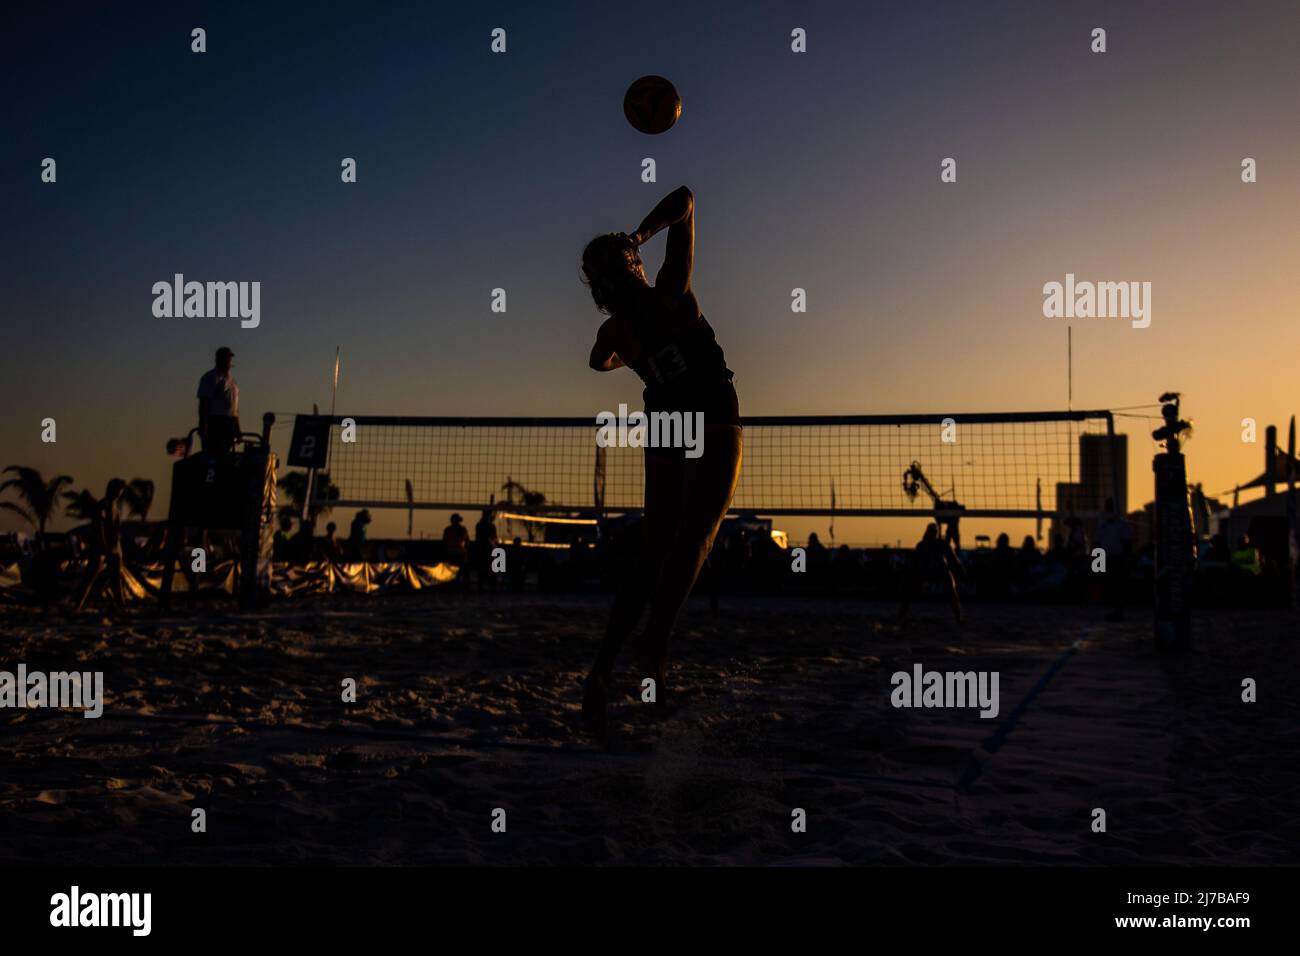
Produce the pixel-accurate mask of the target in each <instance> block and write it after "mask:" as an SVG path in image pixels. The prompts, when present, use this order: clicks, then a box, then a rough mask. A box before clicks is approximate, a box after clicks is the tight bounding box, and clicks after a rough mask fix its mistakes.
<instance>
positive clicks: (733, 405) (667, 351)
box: [631, 316, 740, 425]
mask: <svg viewBox="0 0 1300 956" xmlns="http://www.w3.org/2000/svg"><path fill="white" fill-rule="evenodd" d="M632 324H633V328H634V329H635V330H636V333H637V337H638V338H639V339H640V341H641V343H642V348H641V357H640V359H639V360H637V361H636V362H635V363H632V366H631V367H632V371H634V372H636V374H637V375H638V376H639V377H640V378H641V381H643V382H644V383H645V391H644V393H643V395H642V398H643V400H644V402H645V410H646V411H647V412H703V413H704V421H705V423H706V424H709V425H739V424H740V406H739V401H738V399H737V397H736V389H735V386H734V385H733V384H732V379H733V378H734V377H735V373H734V372H732V371H731V369H729V368H727V360H726V358H725V357H724V355H723V353H722V346H720V345H719V344H718V340H717V337H716V336H715V335H714V333H713V327H712V326H710V325H709V320H708V319H706V318H705V317H704V316H700V318H699V320H698V321H696V322H691V323H689V324H687V325H685V326H684V327H682V328H680V329H678V330H676V331H675V332H664V331H663V326H662V325H652V324H651V323H649V322H646V321H645V320H640V321H638V320H637V319H636V318H634V319H633V320H632Z"/></svg>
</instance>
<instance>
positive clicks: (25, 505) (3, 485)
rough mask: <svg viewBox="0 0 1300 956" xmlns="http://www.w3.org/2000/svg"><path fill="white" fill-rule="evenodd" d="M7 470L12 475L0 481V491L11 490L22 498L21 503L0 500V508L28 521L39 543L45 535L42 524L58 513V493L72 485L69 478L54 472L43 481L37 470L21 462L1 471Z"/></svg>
mask: <svg viewBox="0 0 1300 956" xmlns="http://www.w3.org/2000/svg"><path fill="white" fill-rule="evenodd" d="M9 472H13V473H14V474H15V475H16V477H14V478H6V479H5V480H4V481H2V482H0V492H5V491H8V490H9V489H10V488H12V489H14V491H15V492H17V494H18V497H19V498H20V499H22V504H21V505H19V504H15V503H14V502H12V501H0V509H4V510H5V511H12V512H14V513H15V514H17V515H20V516H21V517H22V518H23V520H24V521H27V522H28V523H30V524H31V526H32V527H33V528H35V529H36V540H37V543H39V542H40V541H41V540H42V539H43V538H44V537H45V526H46V525H47V524H49V521H50V519H51V518H53V517H54V516H55V514H57V512H58V508H59V494H60V492H62V490H63V489H64V487H66V486H67V485H70V484H72V477H71V476H70V475H56V476H55V477H53V478H51V479H50V480H49V481H46V480H45V477H44V476H43V475H42V474H41V473H40V472H39V471H38V470H37V469H35V468H25V467H23V466H22V465H10V466H9V467H8V468H6V469H5V470H4V472H3V473H4V474H6V475H7V474H9Z"/></svg>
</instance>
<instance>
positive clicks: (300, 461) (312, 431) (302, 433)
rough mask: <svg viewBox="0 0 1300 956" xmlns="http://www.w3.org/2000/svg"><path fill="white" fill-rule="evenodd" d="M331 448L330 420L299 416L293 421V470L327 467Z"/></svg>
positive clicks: (291, 461) (290, 461) (291, 449)
mask: <svg viewBox="0 0 1300 956" xmlns="http://www.w3.org/2000/svg"><path fill="white" fill-rule="evenodd" d="M329 447H330V419H329V418H326V417H324V416H319V415H299V416H298V417H297V418H295V419H294V420H293V441H292V442H290V444H289V458H288V461H289V465H290V466H291V467H293V468H316V469H322V468H324V467H325V458H326V456H327V455H328V454H329Z"/></svg>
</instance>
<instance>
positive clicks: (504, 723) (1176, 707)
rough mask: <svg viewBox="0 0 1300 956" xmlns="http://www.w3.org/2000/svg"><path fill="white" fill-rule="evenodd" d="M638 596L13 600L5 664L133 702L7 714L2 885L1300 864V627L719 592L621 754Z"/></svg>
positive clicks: (683, 637)
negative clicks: (324, 874)
mask: <svg viewBox="0 0 1300 956" xmlns="http://www.w3.org/2000/svg"><path fill="white" fill-rule="evenodd" d="M606 606H607V601H606V599H605V598H603V597H599V596H571V597H551V596H542V595H528V596H522V597H520V596H501V597H496V598H492V597H477V596H469V595H462V594H452V593H445V592H434V593H424V594H420V595H411V596H395V597H390V598H377V597H376V598H362V597H357V598H353V599H350V600H349V599H346V598H344V599H339V598H334V599H329V598H323V599H322V598H309V599H303V600H301V601H295V602H283V603H280V604H277V605H275V606H274V607H273V608H272V609H271V610H270V611H269V612H267V613H264V614H261V615H255V616H252V617H244V618H241V617H239V616H238V615H235V614H233V613H230V612H229V611H227V610H224V609H222V610H221V611H218V610H217V609H216V608H207V609H200V611H198V612H194V613H191V612H187V611H184V610H179V611H172V612H169V614H168V615H167V616H166V617H159V615H158V613H157V612H156V611H154V610H151V609H140V610H133V611H130V612H112V613H111V614H109V615H108V616H105V615H104V614H103V613H99V612H97V613H92V614H86V615H79V616H74V615H70V614H61V615H54V616H50V615H42V614H40V613H37V612H33V611H28V610H25V609H17V610H15V609H4V610H0V670H10V671H12V670H15V669H16V667H17V664H18V663H19V662H25V663H26V664H27V665H28V668H29V669H33V670H36V669H39V670H45V671H51V670H60V669H70V668H78V669H100V670H103V671H104V672H105V685H106V693H107V697H108V702H107V706H106V709H105V714H104V717H103V718H102V719H100V720H86V719H84V718H82V717H81V716H80V715H79V714H74V713H70V712H58V711H49V710H39V711H37V710H29V711H16V710H0V767H3V773H0V864H7V865H15V864H55V863H62V864H70V863H105V864H109V863H111V864H133V863H145V864H148V863H181V864H214V863H225V864H231V863H236V864H297V863H309V862H310V863H316V862H320V863H338V864H343V863H354V864H373V863H383V864H408V863H410V864H427V863H516V864H547V863H549V864H573V863H631V864H664V863H678V864H736V863H739V864H778V865H810V864H812V865H817V864H838V863H899V864H926V865H930V864H946V863H1006V862H1011V863H1027V864H1142V863H1187V864H1196V863H1216V864H1247V863H1252V864H1267V863H1290V864H1295V863H1300V820H1298V818H1297V814H1298V813H1300V721H1298V720H1297V717H1298V716H1300V706H1298V704H1300V692H1298V691H1297V687H1298V685H1300V663H1298V661H1300V626H1297V621H1298V619H1297V617H1296V616H1295V615H1288V614H1276V613H1260V612H1251V613H1246V612H1240V613H1234V612H1224V611H1207V612H1205V613H1203V614H1202V615H1201V617H1200V619H1199V622H1198V633H1197V642H1198V649H1197V651H1196V652H1195V653H1194V654H1193V655H1191V656H1190V657H1187V658H1183V659H1170V658H1165V657H1161V656H1159V655H1157V654H1156V653H1155V652H1154V651H1153V649H1152V648H1151V646H1150V641H1149V630H1150V628H1149V618H1148V616H1147V614H1146V613H1145V612H1133V613H1132V614H1131V617H1130V620H1129V621H1128V622H1127V623H1124V624H1105V623H1102V622H1101V620H1100V614H1099V613H1098V612H1096V611H1095V610H1092V609H1058V608H1025V607H1001V608H999V607H981V606H976V607H973V608H971V609H970V618H971V620H970V622H969V623H968V624H967V626H966V627H965V628H962V629H958V628H957V627H956V626H955V625H954V624H953V623H952V622H951V621H950V619H949V618H948V616H947V613H946V610H945V609H944V608H942V607H940V606H938V605H923V606H920V607H917V608H914V609H913V617H912V620H911V621H910V622H909V623H908V624H907V625H906V626H904V627H901V628H900V627H898V626H895V625H894V624H892V623H890V621H891V619H892V615H893V612H894V608H893V607H889V606H885V605H880V604H867V603H858V602H848V601H840V602H834V601H818V600H807V601H803V600H800V601H794V600H761V599H739V598H732V599H727V598H724V599H723V602H722V616H721V617H720V618H718V619H717V620H714V619H713V618H711V617H710V615H709V611H708V607H707V605H706V604H705V603H703V602H692V604H691V605H690V606H689V607H688V609H687V611H686V612H685V613H684V615H683V619H682V622H681V627H680V639H679V641H678V643H677V647H676V651H677V665H676V669H675V670H674V672H673V674H672V678H673V679H674V681H675V685H674V688H673V689H674V691H675V706H676V711H675V713H674V714H673V715H671V716H670V717H669V718H667V719H664V720H660V721H656V720H655V719H654V717H653V715H652V713H651V708H650V707H649V706H648V705H644V704H641V703H640V702H639V701H638V700H635V699H633V698H632V697H631V691H632V689H633V688H632V678H631V676H630V675H626V674H625V680H624V682H623V684H622V685H621V687H620V690H621V691H623V692H626V693H627V695H628V696H627V697H626V698H625V699H622V700H619V701H618V702H617V703H616V704H615V708H614V715H613V716H614V724H615V731H616V740H615V744H614V748H613V752H611V753H606V752H602V751H600V750H599V749H597V748H595V747H594V746H592V745H591V744H590V743H589V742H588V741H587V740H586V739H585V738H584V737H583V735H582V733H581V731H580V728H579V721H578V706H579V701H580V693H579V689H578V685H579V680H580V678H581V676H582V673H583V671H584V668H585V666H586V664H587V663H588V660H589V658H590V656H591V655H592V653H593V651H594V647H595V642H596V641H597V639H598V637H599V634H600V632H601V630H602V627H603V623H604V612H605V608H606ZM1076 640H1078V641H1082V644H1081V645H1080V647H1079V649H1078V650H1077V651H1076V652H1075V653H1074V654H1072V655H1070V656H1069V657H1068V658H1067V659H1066V661H1065V663H1064V664H1063V666H1062V667H1061V668H1060V670H1059V671H1058V672H1057V673H1056V675H1055V676H1054V677H1053V678H1052V680H1051V681H1050V682H1049V683H1048V684H1047V686H1046V687H1045V688H1044V689H1042V691H1041V693H1040V694H1039V695H1038V696H1037V697H1036V698H1035V699H1034V700H1033V701H1032V702H1031V703H1030V704H1029V706H1028V707H1027V708H1025V710H1024V711H1023V714H1022V715H1021V716H1020V719H1019V720H1018V721H1016V722H1015V724H1014V726H1013V727H1012V728H1011V730H1010V732H1009V734H1007V735H1006V737H1005V742H1004V743H1003V744H1002V746H1001V748H1000V749H998V750H997V752H996V753H994V754H993V755H992V756H991V757H989V758H986V759H985V760H984V761H983V762H982V764H981V768H982V769H981V772H980V773H979V775H978V776H977V777H975V779H974V781H973V782H972V783H971V785H970V787H969V790H968V791H966V790H961V789H959V788H957V787H956V786H955V783H956V781H957V780H958V778H959V775H960V774H961V773H962V771H963V769H964V768H965V767H966V766H967V765H968V762H969V761H970V760H971V756H972V752H973V751H974V750H975V749H976V748H977V747H979V746H980V744H981V743H982V742H984V741H985V740H986V739H987V738H989V737H990V736H991V735H992V734H993V733H994V731H995V730H997V729H998V728H999V727H1003V726H1004V724H1005V722H1006V721H1007V720H1008V718H1009V717H1010V716H1011V714H1012V711H1013V709H1014V708H1015V706H1016V704H1017V703H1018V702H1020V701H1021V700H1022V699H1023V698H1024V697H1025V695H1026V694H1027V693H1028V692H1029V691H1030V690H1031V688H1033V687H1034V685H1035V684H1037V683H1038V682H1039V679H1040V678H1041V677H1042V676H1043V674H1044V673H1045V672H1046V671H1047V670H1048V668H1049V667H1050V666H1051V665H1052V663H1053V662H1054V661H1057V660H1058V659H1059V658H1060V657H1061V656H1062V653H1063V652H1064V651H1065V650H1067V649H1068V648H1069V647H1070V646H1071V645H1072V643H1073V642H1075V641H1076ZM916 662H920V663H922V664H923V665H924V666H925V667H926V668H927V669H938V670H970V669H975V670H981V669H984V670H997V671H999V672H1000V673H1001V713H1000V715H999V716H998V718H997V719H994V720H982V719H980V718H979V716H978V715H977V713H976V712H975V711H974V710H968V711H956V710H896V709H894V708H892V707H891V706H890V704H889V694H890V690H891V687H890V683H889V678H890V675H891V674H892V673H893V672H894V671H895V670H910V669H911V666H912V664H913V663H916ZM346 677H353V678H356V679H357V680H358V683H359V685H360V698H359V701H358V703H356V704H353V705H348V704H344V703H342V701H341V699H340V697H341V690H340V682H341V681H342V680H343V679H344V678H346ZM1244 677H1253V678H1255V679H1256V680H1257V681H1258V682H1259V702H1258V703H1255V704H1245V703H1242V702H1241V680H1242V678H1244ZM147 715H154V716H153V717H149V716H147ZM177 715H180V716H186V717H190V718H202V719H194V720H192V721H190V722H183V721H179V720H175V719H173V718H174V717H175V716H177ZM235 721H238V723H236V722H235ZM421 735H423V737H424V738H425V739H420V738H421ZM430 737H433V738H436V739H428V738H430ZM195 807H202V808H204V809H205V810H206V812H207V825H208V831H207V833H205V834H195V833H192V832H191V828H190V820H191V810H192V809H193V808H195ZM495 807H501V808H504V809H505V810H506V813H507V817H506V819H507V832H506V833H504V834H495V833H493V832H491V829H490V823H491V814H492V810H493V808H495ZM795 807H801V808H803V809H804V810H806V811H807V815H808V827H807V832H806V833H803V834H795V833H792V832H791V828H790V819H791V816H790V814H791V810H792V808H795ZM1095 807H1101V808H1104V809H1105V811H1106V813H1107V818H1108V819H1107V832H1106V833H1104V834H1103V833H1094V832H1092V831H1091V829H1090V823H1091V819H1092V817H1091V812H1092V809H1093V808H1095Z"/></svg>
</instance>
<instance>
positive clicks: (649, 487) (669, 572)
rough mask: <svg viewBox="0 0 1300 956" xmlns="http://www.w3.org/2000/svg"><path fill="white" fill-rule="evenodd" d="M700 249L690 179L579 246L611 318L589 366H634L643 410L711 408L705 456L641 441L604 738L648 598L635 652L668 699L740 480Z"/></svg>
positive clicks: (612, 624)
mask: <svg viewBox="0 0 1300 956" xmlns="http://www.w3.org/2000/svg"><path fill="white" fill-rule="evenodd" d="M663 229H667V230H668V236H667V247H666V249H665V252H664V262H663V265H662V266H661V267H660V269H659V273H658V275H656V276H655V281H654V284H653V285H652V284H650V282H649V281H648V280H647V279H646V273H645V266H644V264H643V263H642V261H641V255H640V252H639V251H638V250H639V247H640V246H641V245H643V244H644V243H645V242H646V241H647V240H649V239H650V238H651V237H652V236H654V235H655V234H656V233H658V232H660V231H661V230H663ZM694 257H695V198H694V197H693V196H692V195H691V191H690V190H689V189H687V188H686V187H685V186H682V187H680V188H679V189H676V190H674V191H673V192H671V193H669V194H668V195H667V196H665V197H664V198H663V199H662V200H660V202H659V203H658V204H657V205H656V206H655V207H654V209H652V210H651V211H650V213H649V215H647V216H646V217H645V219H644V220H643V221H642V222H641V225H640V226H638V227H637V229H636V231H635V232H633V233H631V234H630V235H628V234H625V233H608V234H606V235H602V236H597V237H596V238H595V239H593V240H591V242H590V243H588V244H587V248H586V250H585V251H584V252H583V254H582V271H583V275H584V277H585V281H586V284H587V285H588V286H589V287H590V289H591V296H592V298H593V299H594V300H595V302H596V307H597V308H598V309H599V310H600V311H601V312H603V313H605V314H606V315H608V318H607V319H606V320H605V321H604V323H602V324H601V326H600V330H599V331H598V332H597V334H596V344H595V345H594V346H593V347H592V350H591V358H590V365H591V367H592V368H593V369H595V370H597V371H600V372H608V371H612V370H614V369H616V368H622V367H624V366H627V367H629V368H631V369H632V370H633V371H634V372H636V374H637V375H638V376H640V378H641V380H642V381H643V382H645V391H644V401H645V411H646V413H647V414H649V413H653V412H681V413H682V414H683V416H685V415H688V414H691V415H693V414H695V413H696V412H702V413H703V415H704V435H703V454H701V455H700V456H699V457H698V458H687V457H686V456H685V453H684V449H682V448H650V447H647V448H646V449H645V512H644V514H645V520H644V522H643V525H644V535H643V538H642V540H641V542H640V546H639V547H638V548H637V549H636V553H635V555H634V558H633V560H634V566H633V568H632V573H631V574H628V575H626V576H625V581H624V583H623V586H622V587H621V588H620V589H619V591H618V594H617V595H616V597H615V599H614V606H613V608H612V609H611V611H610V616H609V621H608V624H607V627H606V630H605V637H604V640H603V642H602V643H601V646H600V651H599V653H598V654H597V656H596V662H595V664H594V665H593V666H592V669H591V673H590V674H589V675H588V677H587V680H586V684H585V688H584V694H583V707H582V712H583V718H584V722H585V723H586V726H587V728H588V730H589V731H591V732H592V733H593V734H594V735H595V736H597V737H598V738H600V739H602V740H603V739H605V737H606V733H607V721H606V707H607V703H608V695H609V683H610V680H611V677H612V674H613V669H614V662H615V660H616V659H617V657H618V653H619V650H620V649H621V647H622V646H623V644H624V643H625V642H626V640H627V638H628V637H629V636H630V634H631V632H632V630H633V629H634V628H635V627H636V624H637V621H638V620H639V619H640V617H641V614H642V612H643V611H644V609H645V607H646V605H647V604H649V607H650V613H649V618H648V620H647V622H646V627H645V630H644V632H642V634H641V636H640V637H639V639H638V640H637V641H636V646H635V653H634V658H635V664H636V667H637V669H638V676H639V679H643V678H646V677H650V678H653V679H654V681H655V685H656V691H655V703H656V706H657V707H659V708H662V706H663V703H664V695H665V679H666V676H667V673H666V672H667V665H668V644H669V638H670V636H671V634H672V629H673V624H674V622H675V621H676V619H677V614H678V612H679V611H680V610H681V607H682V605H683V604H684V603H685V601H686V598H687V596H689V594H690V593H691V588H692V587H693V586H694V584H695V580H696V578H697V577H698V576H699V573H700V568H701V567H702V566H703V564H704V562H705V560H706V559H707V558H708V556H709V551H710V549H711V548H712V547H713V539H714V538H715V537H716V536H717V533H718V528H719V526H720V525H721V524H722V519H723V516H724V515H726V513H727V508H728V507H729V506H730V504H731V497H732V495H733V494H734V493H735V490H736V482H737V480H738V479H739V477H740V461H741V456H742V452H743V447H744V439H743V437H742V432H741V426H740V406H739V401H738V399H737V397H736V389H735V386H734V385H733V384H732V378H733V374H732V372H731V370H730V369H729V368H727V364H726V361H725V359H724V358H723V354H722V349H721V347H720V346H719V345H718V343H717V340H716V338H715V337H714V334H713V329H712V328H711V327H710V326H709V323H708V320H706V319H705V318H704V316H703V314H701V312H700V305H699V302H698V301H696V298H695V293H694V292H693V291H692V289H691V270H692V267H693V265H694Z"/></svg>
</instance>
